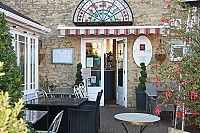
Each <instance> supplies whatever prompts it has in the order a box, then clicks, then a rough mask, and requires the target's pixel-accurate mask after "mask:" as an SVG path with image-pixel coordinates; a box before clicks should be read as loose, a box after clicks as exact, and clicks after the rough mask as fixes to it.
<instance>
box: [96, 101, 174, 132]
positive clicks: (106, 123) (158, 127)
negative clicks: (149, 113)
mask: <svg viewBox="0 0 200 133" xmlns="http://www.w3.org/2000/svg"><path fill="white" fill-rule="evenodd" d="M100 112H101V128H100V133H126V131H125V129H124V127H123V126H122V125H121V124H120V123H119V122H117V121H115V120H114V115H115V114H118V113H125V112H138V111H137V110H136V109H134V108H124V107H121V106H116V105H109V106H104V107H100ZM125 125H126V127H127V129H128V131H129V133H138V132H139V129H140V126H137V125H132V124H125ZM170 126H171V121H170V120H169V121H166V120H162V119H161V121H159V122H157V123H155V124H154V125H149V126H147V127H146V129H145V130H144V132H143V133H168V127H170Z"/></svg>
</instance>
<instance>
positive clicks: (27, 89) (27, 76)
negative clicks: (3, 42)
mask: <svg viewBox="0 0 200 133" xmlns="http://www.w3.org/2000/svg"><path fill="white" fill-rule="evenodd" d="M10 33H11V34H12V35H13V37H15V35H17V41H16V43H17V47H16V48H15V41H14V39H13V41H12V45H13V47H14V49H15V50H17V55H16V56H17V65H19V64H20V58H19V57H20V54H19V52H20V47H19V42H20V41H19V35H21V36H24V37H25V43H24V45H25V49H26V48H27V49H28V50H25V51H26V52H27V53H26V52H25V53H24V57H25V60H24V83H23V84H22V85H23V86H24V88H23V91H22V92H24V95H30V94H33V93H35V91H36V90H37V89H38V36H36V35H32V34H28V33H24V32H20V31H15V30H10ZM26 39H28V40H27V41H26ZM31 39H35V44H34V45H35V51H34V52H35V61H34V62H35V69H34V73H35V75H34V79H35V88H32V84H33V83H32V82H33V80H32V81H31V76H33V74H31V67H33V65H31V56H32V55H33V53H32V55H31V45H32V44H31ZM26 55H27V56H26ZM27 66H28V67H27ZM32 79H33V78H32Z"/></svg>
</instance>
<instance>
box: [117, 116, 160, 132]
mask: <svg viewBox="0 0 200 133" xmlns="http://www.w3.org/2000/svg"><path fill="white" fill-rule="evenodd" d="M114 118H115V120H117V121H119V122H120V123H121V124H122V125H123V127H124V128H125V130H126V132H127V133H128V130H127V128H126V126H125V125H124V123H131V124H134V125H140V126H141V128H140V133H142V132H143V131H144V129H145V128H146V127H147V126H148V125H153V123H155V122H158V121H159V120H160V117H158V116H155V115H151V114H145V113H120V114H116V115H115V116H114Z"/></svg>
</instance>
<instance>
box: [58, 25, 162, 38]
mask: <svg viewBox="0 0 200 133" xmlns="http://www.w3.org/2000/svg"><path fill="white" fill-rule="evenodd" d="M57 30H58V36H59V37H64V36H70V35H131V34H133V35H139V34H145V35H149V34H157V35H161V34H164V28H163V26H99V27H78V26H77V27H67V26H58V27H57Z"/></svg>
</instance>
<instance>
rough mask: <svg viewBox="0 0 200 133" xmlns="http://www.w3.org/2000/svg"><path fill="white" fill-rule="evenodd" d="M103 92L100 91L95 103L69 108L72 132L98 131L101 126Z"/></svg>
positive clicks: (70, 129)
mask: <svg viewBox="0 0 200 133" xmlns="http://www.w3.org/2000/svg"><path fill="white" fill-rule="evenodd" d="M102 92H103V91H101V92H98V95H97V99H96V102H95V104H91V105H87V104H84V105H83V106H82V107H80V108H79V109H70V108H69V109H68V124H69V132H70V133H80V132H81V133H97V132H98V129H99V128H100V126H99V125H100V112H99V105H100V100H101V96H102Z"/></svg>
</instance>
